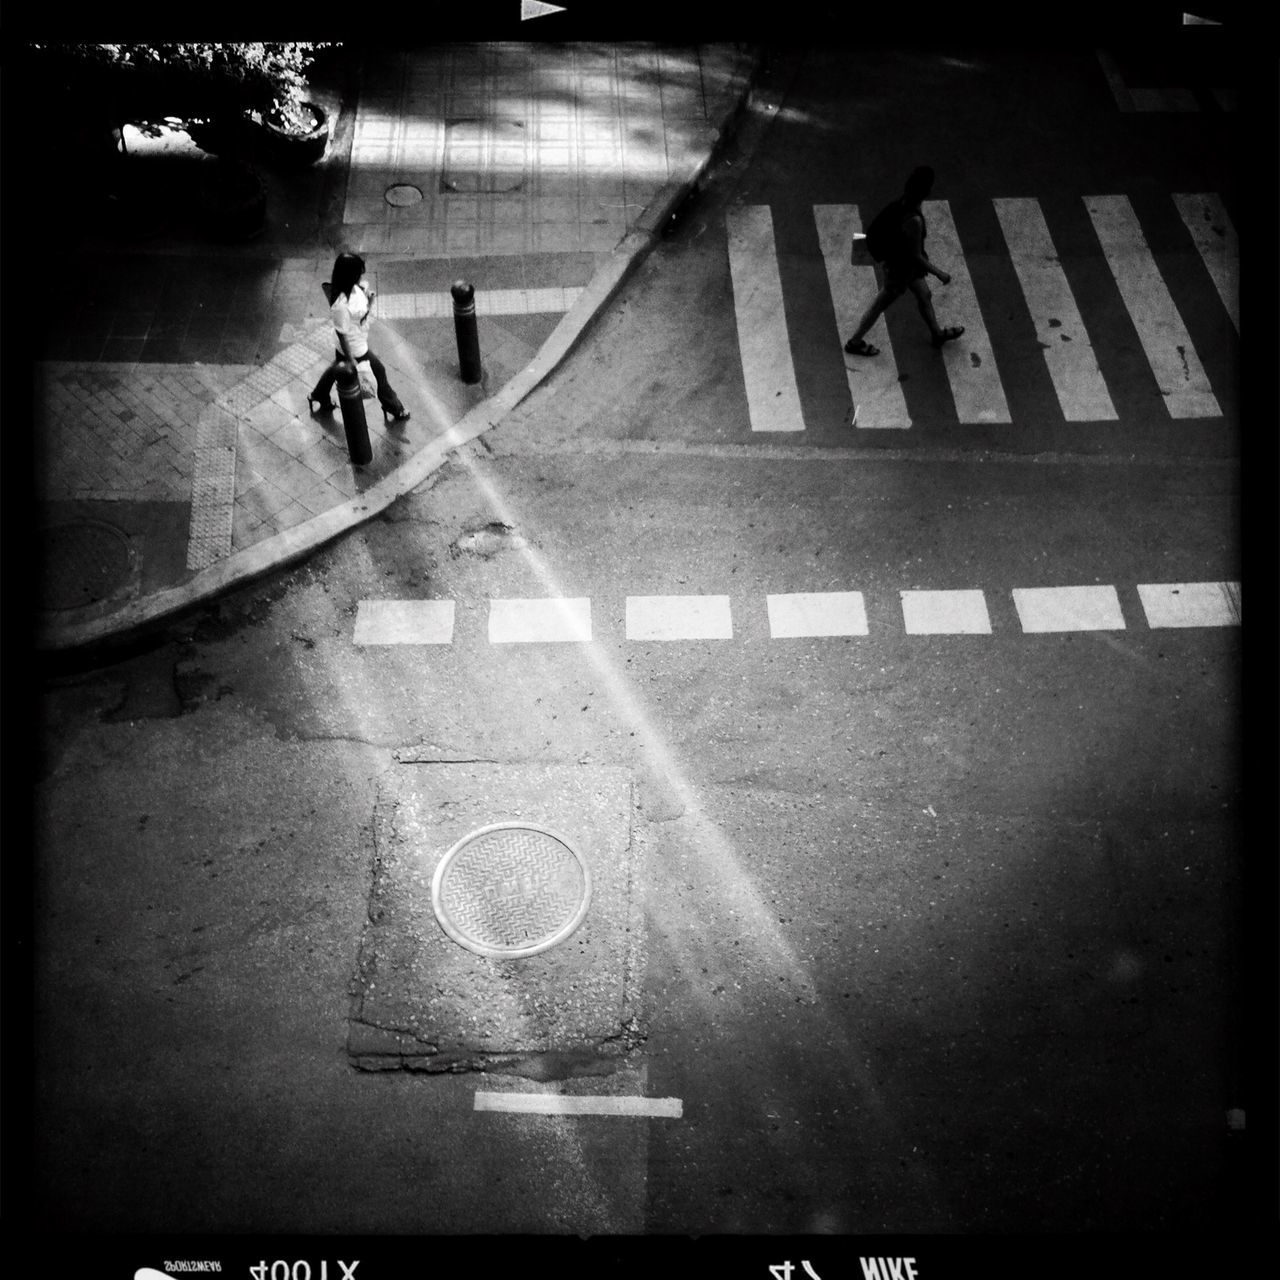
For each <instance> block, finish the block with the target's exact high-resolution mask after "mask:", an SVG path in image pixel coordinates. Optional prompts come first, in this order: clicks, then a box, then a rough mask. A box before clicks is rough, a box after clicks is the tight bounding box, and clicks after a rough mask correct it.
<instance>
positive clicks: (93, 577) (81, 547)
mask: <svg viewBox="0 0 1280 1280" xmlns="http://www.w3.org/2000/svg"><path fill="white" fill-rule="evenodd" d="M133 563H134V551H133V546H132V544H131V543H130V541H129V536H128V534H126V533H125V532H124V531H123V530H121V529H117V528H116V527H115V526H114V525H110V524H106V523H104V522H103V521H101V520H74V521H71V522H69V523H67V524H60V525H55V526H54V527H53V528H51V529H46V530H45V531H44V572H43V574H42V575H41V584H40V586H41V604H42V605H43V606H44V608H45V609H53V610H61V609H80V608H83V607H84V606H86V605H90V604H96V603H97V602H98V601H100V600H105V599H106V598H107V597H108V596H110V595H112V594H114V593H115V592H116V591H118V590H119V589H120V588H121V587H123V586H124V585H125V584H126V583H127V582H128V581H129V578H130V575H131V574H132V572H133Z"/></svg>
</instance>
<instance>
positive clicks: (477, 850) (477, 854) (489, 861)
mask: <svg viewBox="0 0 1280 1280" xmlns="http://www.w3.org/2000/svg"><path fill="white" fill-rule="evenodd" d="M590 901H591V875H590V873H589V872H588V870H587V864H586V863H585V862H584V861H583V860H582V855H581V854H579V853H578V851H577V850H576V849H575V848H574V847H573V845H571V844H570V843H569V841H568V840H566V839H565V837H564V836H562V835H557V834H556V833H555V832H554V831H549V830H547V829H546V828H545V827H538V826H531V825H529V824H527V823H517V822H499V823H495V824H493V825H492V826H488V827H481V828H480V830H479V831H473V832H472V833H471V834H470V835H469V836H466V837H464V838H463V839H462V840H459V841H458V843H457V844H455V845H454V846H453V848H452V849H450V850H449V852H448V853H446V854H445V855H444V857H443V858H441V859H440V865H439V866H438V867H437V868H436V873H435V876H434V877H433V878H432V881H431V905H432V906H433V907H434V908H435V913H436V918H437V919H438V920H439V921H440V924H441V926H442V927H443V928H444V931H445V932H446V933H447V934H448V935H449V936H450V937H451V938H452V939H453V940H454V941H455V942H457V943H459V944H461V945H462V946H464V947H466V948H467V949H468V950H469V951H475V952H477V953H478V954H480V955H482V956H503V957H508V958H510V957H518V956H531V955H535V954H536V953H537V952H539V951H546V950H547V948H548V947H554V946H555V945H556V943H557V942H563V941H564V939H565V938H567V937H568V936H569V935H570V934H571V933H572V932H573V931H574V930H575V929H576V928H577V927H578V925H580V924H581V923H582V918H583V916H585V915H586V914H587V905H588V903H589V902H590Z"/></svg>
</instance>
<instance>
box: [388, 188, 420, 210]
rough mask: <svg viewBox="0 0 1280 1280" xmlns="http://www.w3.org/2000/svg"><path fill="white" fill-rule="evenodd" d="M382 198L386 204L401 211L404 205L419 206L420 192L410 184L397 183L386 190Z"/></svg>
mask: <svg viewBox="0 0 1280 1280" xmlns="http://www.w3.org/2000/svg"><path fill="white" fill-rule="evenodd" d="M383 198H384V199H385V200H386V202H387V203H388V204H391V205H395V206H396V208H398V209H402V208H404V207H405V206H406V205H411V204H421V203H422V192H421V191H420V190H419V189H418V188H417V187H415V186H414V185H413V184H412V183H411V182H397V183H395V184H393V185H392V186H390V187H388V188H387V189H386V192H385V193H384V196H383Z"/></svg>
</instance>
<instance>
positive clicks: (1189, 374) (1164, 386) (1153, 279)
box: [1084, 196, 1222, 418]
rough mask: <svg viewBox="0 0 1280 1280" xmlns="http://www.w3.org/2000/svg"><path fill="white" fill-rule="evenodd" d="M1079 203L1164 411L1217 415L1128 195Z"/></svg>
mask: <svg viewBox="0 0 1280 1280" xmlns="http://www.w3.org/2000/svg"><path fill="white" fill-rule="evenodd" d="M1084 202H1085V207H1086V208H1087V209H1088V211H1089V217H1090V218H1091V219H1092V220H1093V225H1094V229H1095V230H1096V231H1097V233H1098V240H1099V241H1100V243H1101V245H1102V252H1103V254H1104V256H1105V257H1106V259H1107V265H1108V266H1109V267H1110V268H1111V274H1112V275H1113V276H1114V277H1115V281H1116V286H1117V288H1118V289H1119V290H1120V296H1121V297H1122V298H1123V299H1124V305H1125V307H1126V308H1127V309H1128V311H1129V315H1130V317H1131V318H1132V320H1133V323H1134V327H1135V328H1136V329H1137V331H1138V338H1139V340H1140V341H1141V342H1142V348H1143V350H1144V351H1145V352H1146V354H1147V360H1148V362H1149V363H1150V365H1151V371H1152V372H1153V373H1154V374H1155V377H1156V384H1157V385H1158V386H1159V388H1160V394H1161V395H1162V396H1163V397H1164V401H1165V404H1166V405H1167V406H1168V409H1169V415H1170V416H1171V417H1174V418H1216V417H1219V416H1221V413H1222V410H1221V409H1220V408H1219V407H1218V401H1217V399H1216V397H1215V396H1214V394H1213V390H1212V388H1211V387H1210V385H1209V379H1208V378H1207V377H1206V375H1205V371H1204V368H1203V366H1202V365H1201V363H1200V357H1199V356H1198V355H1196V349H1195V347H1194V346H1193V345H1192V343H1191V335H1190V334H1189V333H1188V332H1187V329H1186V326H1185V325H1184V324H1183V323H1182V317H1181V316H1180V315H1179V314H1178V309H1177V307H1176V306H1174V303H1173V298H1172V297H1171V296H1170V295H1169V289H1168V286H1167V285H1166V284H1165V282H1164V278H1163V277H1162V276H1161V274H1160V268H1159V267H1158V266H1157V264H1156V260H1155V258H1154V257H1153V256H1152V253H1151V249H1150V247H1149V246H1148V245H1147V241H1146V237H1145V236H1144V235H1143V234H1142V228H1141V227H1140V226H1139V225H1138V219H1137V215H1136V214H1135V213H1134V211H1133V207H1132V205H1130V203H1129V200H1128V198H1127V197H1126V196H1086V197H1085V200H1084Z"/></svg>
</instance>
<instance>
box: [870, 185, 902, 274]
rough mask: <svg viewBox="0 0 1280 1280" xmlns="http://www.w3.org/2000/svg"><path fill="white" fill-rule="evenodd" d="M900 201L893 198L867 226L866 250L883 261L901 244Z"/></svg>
mask: <svg viewBox="0 0 1280 1280" xmlns="http://www.w3.org/2000/svg"><path fill="white" fill-rule="evenodd" d="M903 220H904V219H903V216H902V201H901V200H893V201H891V202H890V203H889V204H887V205H885V207H884V208H883V209H881V210H880V212H879V213H877V214H876V216H875V217H874V218H872V219H871V225H870V226H869V227H868V228H867V252H868V253H869V254H870V255H871V256H872V257H873V258H874V259H875V260H876V261H877V262H883V261H884V260H885V259H886V258H889V257H891V256H892V255H893V253H894V252H895V251H896V250H897V249H899V248H901V246H902V240H903V237H902V223H903Z"/></svg>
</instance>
